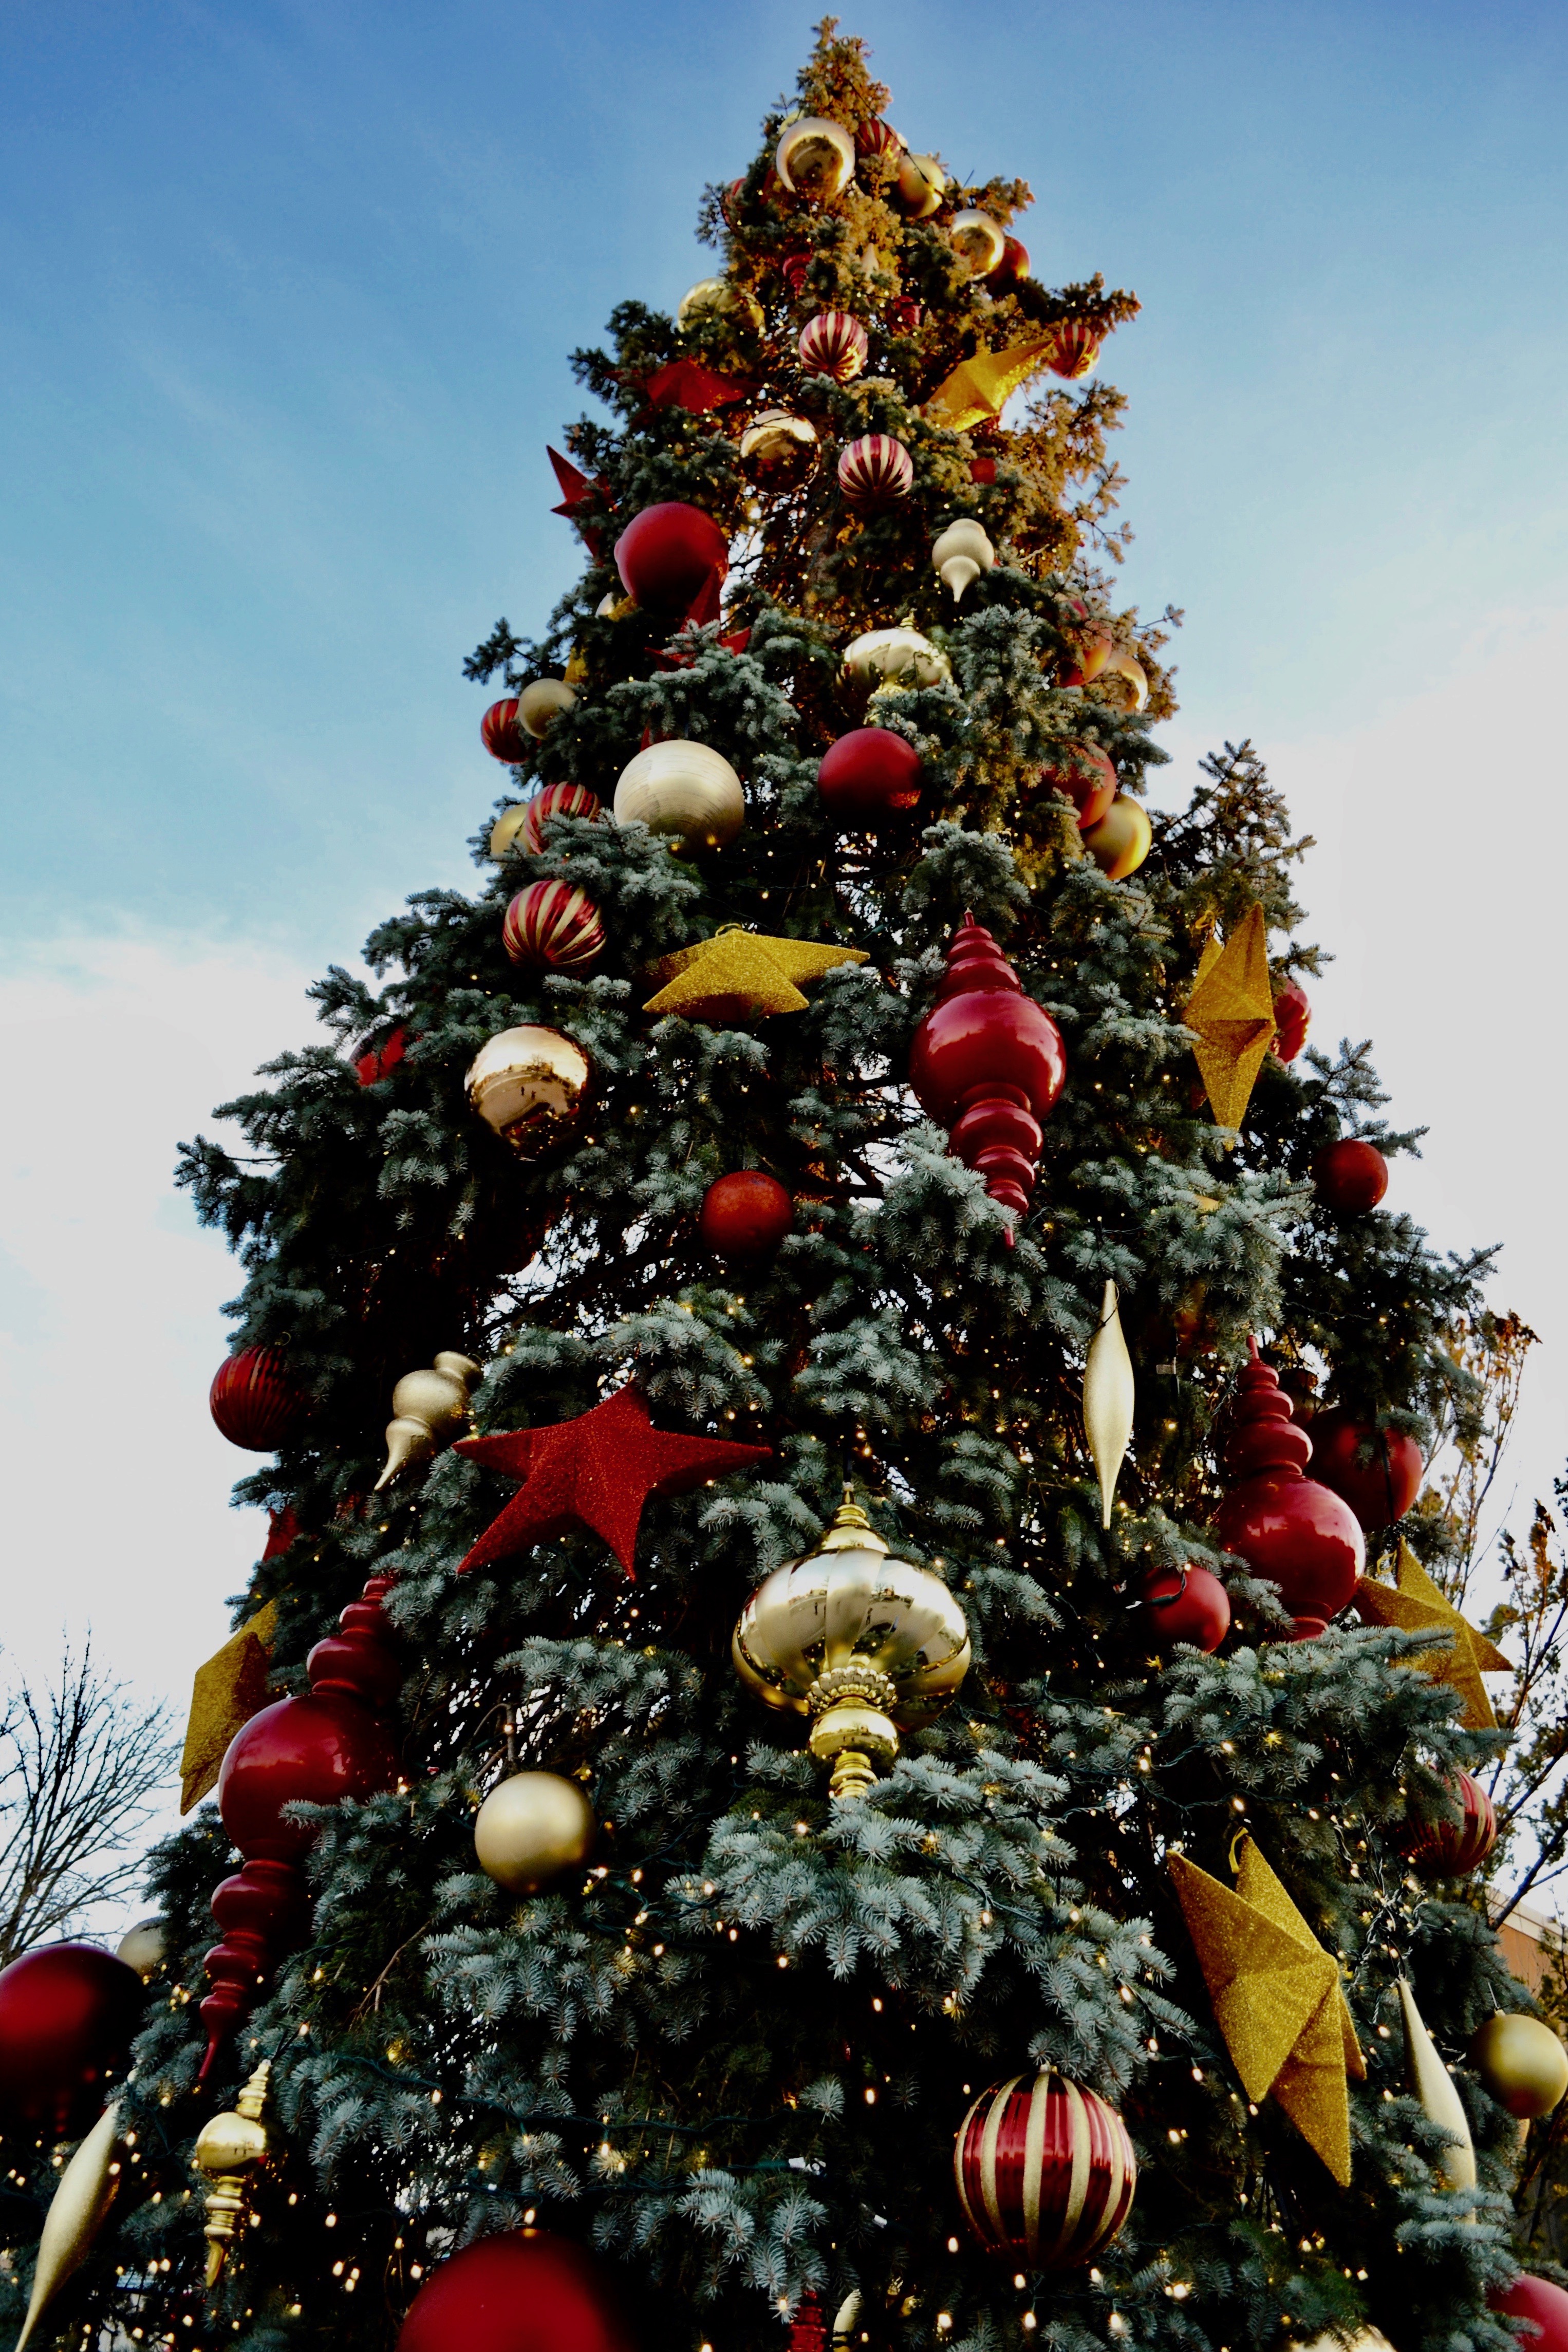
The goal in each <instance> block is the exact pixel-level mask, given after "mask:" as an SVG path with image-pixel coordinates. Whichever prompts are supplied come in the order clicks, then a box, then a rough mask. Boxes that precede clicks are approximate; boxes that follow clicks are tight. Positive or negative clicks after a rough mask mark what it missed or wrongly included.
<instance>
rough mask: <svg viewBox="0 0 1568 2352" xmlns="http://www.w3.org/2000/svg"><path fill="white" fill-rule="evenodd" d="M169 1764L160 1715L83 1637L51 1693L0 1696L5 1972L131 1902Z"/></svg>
mask: <svg viewBox="0 0 1568 2352" xmlns="http://www.w3.org/2000/svg"><path fill="white" fill-rule="evenodd" d="M173 1769H174V1741H173V1739H172V1738H171V1725H170V1720H169V1717H168V1715H167V1713H166V1711H165V1710H164V1708H163V1707H162V1706H147V1705H145V1704H144V1703H143V1702H142V1701H139V1700H135V1699H133V1698H132V1696H131V1695H130V1694H129V1692H128V1691H127V1689H126V1687H125V1685H124V1684H123V1683H120V1682H116V1681H114V1680H113V1679H112V1678H111V1677H110V1676H108V1675H103V1674H101V1673H100V1671H99V1668H98V1666H97V1664H96V1663H95V1661H94V1658H93V1654H92V1643H91V1639H90V1637H89V1639H88V1641H86V1642H85V1643H83V1645H82V1648H81V1651H80V1653H79V1654H77V1653H76V1652H74V1651H72V1650H71V1649H70V1648H69V1647H67V1649H66V1651H65V1653H64V1654H63V1656H62V1657H61V1660H60V1664H59V1670H58V1675H56V1676H55V1678H54V1680H53V1681H52V1683H51V1684H50V1685H49V1686H48V1688H47V1689H46V1690H42V1691H38V1690H35V1689H34V1688H33V1686H32V1685H30V1684H29V1683H28V1681H27V1680H26V1676H22V1675H16V1676H13V1677H12V1679H11V1680H10V1682H9V1683H8V1684H7V1685H5V1687H4V1688H0V1967H3V1966H4V1965H5V1963H6V1962H7V1961H9V1960H12V1959H15V1958H16V1957H17V1955H18V1954H19V1953H22V1952H25V1951H26V1950H28V1949H29V1948H30V1947H31V1946H33V1945H35V1944H37V1943H41V1942H43V1941H45V1940H46V1939H47V1938H49V1937H58V1936H59V1935H61V1934H64V1933H66V1932H68V1930H69V1929H70V1928H72V1927H75V1926H77V1925H78V1924H79V1921H80V1920H81V1917H82V1915H83V1914H84V1913H85V1912H87V1911H88V1910H89V1909H90V1908H91V1907H92V1906H95V1905H97V1904H100V1903H111V1902H115V1901H122V1900H125V1899H126V1898H128V1897H129V1896H131V1895H133V1894H134V1892H135V1890H136V1887H137V1884H138V1881H139V1879H140V1877H141V1874H142V1841H141V1835H140V1833H141V1832H142V1830H143V1829H144V1828H145V1827H146V1826H147V1824H148V1823H149V1822H150V1821H151V1820H152V1818H153V1811H154V1808H153V1803H152V1799H153V1794H154V1792H155V1790H157V1789H158V1788H159V1786H160V1784H161V1783H162V1782H163V1781H164V1780H166V1779H167V1778H168V1776H169V1774H170V1773H171V1772H172V1770H173Z"/></svg>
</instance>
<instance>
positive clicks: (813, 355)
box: [797, 310, 871, 383]
mask: <svg viewBox="0 0 1568 2352" xmlns="http://www.w3.org/2000/svg"><path fill="white" fill-rule="evenodd" d="M797 349H798V350H799V352H800V363H801V365H802V367H803V368H806V369H808V370H809V371H810V373H812V374H813V375H830V376H831V377H832V378H833V381H834V383H848V382H849V381H850V379H851V377H853V376H858V374H859V373H860V372H861V370H862V369H863V368H864V367H865V364H866V360H867V355H868V352H870V349H871V338H870V336H869V335H868V333H867V332H866V330H865V328H864V327H863V326H862V325H861V324H860V321H859V320H858V319H857V318H854V317H853V316H852V315H851V314H850V312H849V311H847V310H819V311H818V312H817V314H816V318H815V319H808V320H806V323H805V326H804V327H803V328H802V329H801V333H800V341H799V344H798V345H797Z"/></svg>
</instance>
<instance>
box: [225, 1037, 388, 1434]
mask: <svg viewBox="0 0 1568 2352" xmlns="http://www.w3.org/2000/svg"><path fill="white" fill-rule="evenodd" d="M362 1083H363V1081H362ZM207 1403H208V1405H209V1407H210V1408H211V1412H212V1417H213V1419H214V1420H215V1421H216V1423H217V1425H218V1428H219V1429H220V1430H221V1431H222V1433H223V1434H224V1436H225V1437H226V1438H227V1440H228V1442H229V1444H231V1445H243V1446H244V1447H245V1448H246V1451H247V1453H250V1454H270V1453H271V1452H272V1450H273V1448H274V1446H278V1445H282V1444H285V1442H286V1441H287V1440H288V1439H289V1437H291V1436H292V1435H293V1433H294V1432H295V1430H296V1429H297V1428H298V1427H299V1425H300V1422H301V1421H302V1420H303V1419H304V1417H305V1406H306V1399H305V1397H304V1395H303V1393H302V1392H301V1391H300V1389H298V1388H297V1387H296V1386H295V1384H294V1382H293V1381H291V1380H290V1379H289V1372H288V1368H287V1366H286V1365H285V1363H284V1360H283V1358H282V1357H281V1356H280V1355H279V1351H278V1349H276V1348H242V1349H240V1351H239V1353H238V1354H237V1356H230V1357H228V1358H227V1359H226V1360H225V1361H224V1362H223V1363H221V1364H220V1365H219V1366H218V1368H217V1370H216V1372H215V1373H214V1374H213V1384H212V1387H211V1388H210V1389H209V1391H207Z"/></svg>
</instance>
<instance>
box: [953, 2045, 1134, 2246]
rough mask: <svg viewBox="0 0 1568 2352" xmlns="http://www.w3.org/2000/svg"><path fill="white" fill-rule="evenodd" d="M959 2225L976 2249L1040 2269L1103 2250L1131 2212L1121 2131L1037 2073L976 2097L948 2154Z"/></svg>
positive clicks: (1090, 2102)
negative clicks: (959, 2212)
mask: <svg viewBox="0 0 1568 2352" xmlns="http://www.w3.org/2000/svg"><path fill="white" fill-rule="evenodd" d="M952 2173H953V2179H955V2180H956V2182H957V2184H958V2199H959V2202H960V2204H961V2205H962V2206H963V2212H964V2218H965V2220H966V2221H968V2223H969V2226H970V2228H971V2229H972V2230H973V2232H974V2234H975V2236H976V2237H977V2238H978V2239H979V2240H980V2242H981V2243H982V2244H983V2245H986V2246H990V2247H992V2248H994V2250H995V2252H998V2253H1005V2254H1009V2255H1012V2256H1014V2257H1015V2258H1016V2259H1019V2260H1023V2259H1024V2258H1027V2260H1028V2261H1029V2262H1031V2263H1035V2264H1037V2266H1038V2267H1039V2268H1040V2269H1042V2270H1054V2271H1060V2270H1071V2269H1072V2268H1073V2267H1074V2266H1075V2265H1076V2264H1078V2263H1087V2262H1089V2261H1092V2259H1093V2257H1094V2256H1095V2255H1096V2254H1097V2253H1099V2252H1100V2249H1101V2248H1102V2247H1103V2246H1108V2245H1109V2244H1110V2241H1111V2239H1112V2238H1114V2237H1115V2235H1116V2233H1117V2231H1119V2230H1120V2229H1121V2225H1122V2223H1123V2222H1124V2221H1126V2219H1127V2216H1128V2214H1129V2213H1130V2212H1131V2210H1132V2196H1133V2191H1134V2190H1135V2189H1136V2188H1137V2186H1138V2166H1137V2162H1136V2159H1135V2158H1134V2157H1133V2154H1132V2143H1131V2140H1130V2139H1129V2138H1128V2137H1127V2126H1126V2125H1125V2124H1124V2123H1123V2122H1122V2120H1121V2116H1119V2115H1118V2114H1117V2112H1116V2110H1115V2108H1114V2107H1111V2106H1108V2105H1106V2103H1105V2101H1104V2100H1103V2099H1101V2098H1098V2097H1097V2096H1096V2095H1095V2094H1094V2092H1092V2091H1086V2090H1083V2089H1082V2088H1080V2086H1079V2084H1077V2083H1069V2082H1068V2079H1067V2077H1066V2076H1065V2075H1063V2074H1057V2073H1056V2072H1055V2071H1054V2070H1053V2069H1052V2068H1049V2067H1047V2069H1046V2070H1045V2072H1044V2073H1043V2074H1037V2075H1036V2077H1035V2079H1034V2081H1033V2083H1031V2082H1030V2081H1029V2078H1028V2076H1027V2075H1026V2074H1016V2075H1015V2076H1014V2078H1013V2080H1012V2081H1011V2082H1010V2083H1004V2084H1002V2085H1001V2086H1000V2088H999V2089H996V2090H993V2091H983V2092H982V2093H981V2095H980V2096H979V2098H977V2099H976V2100H975V2102H974V2105H973V2106H972V2107H971V2108H970V2110H969V2113H968V2114H967V2115H966V2116H964V2118H963V2124H962V2125H961V2126H960V2127H959V2134H958V2137H957V2140H956V2141H955V2142H954V2144H953V2150H952Z"/></svg>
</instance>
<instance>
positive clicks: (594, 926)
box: [500, 882, 605, 972]
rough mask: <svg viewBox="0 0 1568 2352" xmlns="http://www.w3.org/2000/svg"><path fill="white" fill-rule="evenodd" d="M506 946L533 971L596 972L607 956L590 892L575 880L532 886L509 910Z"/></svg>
mask: <svg viewBox="0 0 1568 2352" xmlns="http://www.w3.org/2000/svg"><path fill="white" fill-rule="evenodd" d="M500 935H501V944H502V946H503V947H504V948H505V949H506V951H507V953H508V955H509V956H510V958H511V960H512V961H513V963H521V964H526V965H528V966H529V967H530V969H531V970H532V971H569V972H579V971H593V969H594V966H595V964H596V963H597V962H598V961H599V958H600V957H601V956H602V955H603V954H604V952H605V926H604V922H603V920H602V919H601V917H600V914H599V909H598V908H597V907H595V904H594V901H593V900H592V898H589V896H588V894H587V892H586V891H585V890H579V889H578V888H577V887H576V886H575V885H574V883H571V882H531V883H530V884H529V886H528V887H527V889H526V890H520V891H519V892H518V894H517V896H516V898H514V899H513V900H512V902H511V904H510V907H509V908H507V910H506V918H505V920H504V921H503V922H502V924H501V934H500Z"/></svg>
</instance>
